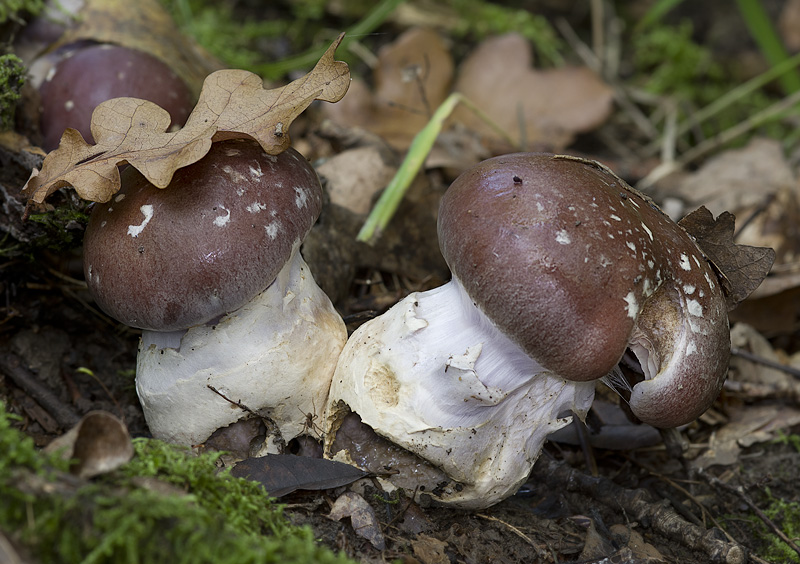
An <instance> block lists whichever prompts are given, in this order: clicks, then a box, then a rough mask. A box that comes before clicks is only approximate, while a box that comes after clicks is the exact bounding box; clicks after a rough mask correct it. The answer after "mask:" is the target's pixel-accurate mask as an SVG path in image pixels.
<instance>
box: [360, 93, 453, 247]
mask: <svg viewBox="0 0 800 564" xmlns="http://www.w3.org/2000/svg"><path fill="white" fill-rule="evenodd" d="M461 99H462V96H461V94H459V93H458V92H454V93H452V94H450V96H448V97H447V99H446V100H445V101H444V102H442V104H441V105H440V106H439V107H438V108H436V111H435V112H434V114H433V116H432V117H431V119H430V121H429V122H428V124H427V125H426V126H425V127H423V128H422V130H421V131H420V132H419V133H417V135H416V136H415V137H414V140H413V141H412V142H411V146H410V147H409V148H408V154H407V155H406V158H405V160H403V164H401V165H400V168H399V169H398V170H397V173H396V174H395V175H394V177H393V178H392V180H391V181H390V182H389V185H388V186H386V189H385V190H384V191H383V193H382V194H381V197H380V198H379V199H378V202H377V203H376V204H375V207H374V208H372V211H371V212H370V214H369V217H367V221H366V222H364V225H363V226H362V227H361V231H359V232H358V236H357V237H356V240H358V241H361V242H364V243H369V244H372V243H373V242H374V241H375V240H376V239H377V238H378V237H379V236H380V234H381V232H382V231H383V230H384V229H386V226H387V225H388V224H389V220H390V219H391V218H392V216H393V215H394V212H395V211H397V206H399V205H400V202H401V201H402V200H403V196H404V195H405V193H406V190H408V187H409V186H410V185H411V182H412V181H413V180H414V177H415V176H416V175H417V173H418V172H419V169H420V168H422V164H423V163H424V162H425V159H427V158H428V153H430V151H431V147H433V144H434V143H435V142H436V138H437V137H438V136H439V132H440V131H441V130H442V125H443V124H444V122H445V120H446V119H447V118H448V117H449V116H450V114H451V113H452V112H453V110H454V109H455V107H456V105H457V104H458V102H459V101H460V100H461Z"/></svg>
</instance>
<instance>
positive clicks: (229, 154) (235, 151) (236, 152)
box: [225, 149, 242, 157]
mask: <svg viewBox="0 0 800 564" xmlns="http://www.w3.org/2000/svg"><path fill="white" fill-rule="evenodd" d="M241 154H242V152H241V151H240V150H239V149H225V156H226V157H235V156H236V155H241Z"/></svg>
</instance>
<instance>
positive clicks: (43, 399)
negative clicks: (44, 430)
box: [0, 352, 81, 429]
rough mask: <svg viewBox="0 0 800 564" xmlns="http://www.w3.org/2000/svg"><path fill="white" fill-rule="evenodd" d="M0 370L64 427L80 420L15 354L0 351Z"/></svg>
mask: <svg viewBox="0 0 800 564" xmlns="http://www.w3.org/2000/svg"><path fill="white" fill-rule="evenodd" d="M0 371H2V372H3V373H5V374H6V375H7V376H8V377H9V378H11V380H12V381H13V382H14V383H15V384H16V385H17V386H19V387H20V388H21V389H22V390H24V391H25V393H26V394H28V395H29V396H31V397H32V398H33V399H34V401H36V403H38V404H39V405H41V406H42V407H43V408H44V409H45V410H47V412H48V413H50V414H51V415H52V416H53V417H54V418H55V420H56V421H58V424H59V425H61V426H62V427H64V428H65V429H69V428H71V427H73V426H74V425H76V424H77V423H78V421H80V419H81V418H80V416H79V415H78V414H77V413H76V412H75V410H73V409H72V408H71V407H70V406H69V405H67V404H65V403H64V402H62V401H61V400H60V399H58V397H57V396H56V395H55V394H54V393H53V392H51V391H50V390H49V389H47V388H46V387H45V386H44V385H42V384H41V382H39V381H38V380H37V379H36V377H35V376H34V375H33V373H31V372H30V371H29V370H28V369H26V368H25V367H24V366H22V361H21V360H20V359H19V357H17V356H16V355H14V354H12V353H10V352H0Z"/></svg>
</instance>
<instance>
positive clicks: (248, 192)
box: [84, 140, 322, 331]
mask: <svg viewBox="0 0 800 564" xmlns="http://www.w3.org/2000/svg"><path fill="white" fill-rule="evenodd" d="M321 206H322V188H321V186H320V183H319V179H318V178H317V175H316V173H315V172H314V169H313V168H312V167H311V166H310V165H309V164H308V162H307V161H306V160H305V158H303V157H302V155H300V154H299V153H298V152H297V151H295V150H294V149H288V150H286V151H285V152H283V153H281V154H279V155H277V156H272V155H267V154H266V153H264V151H263V150H262V149H261V147H260V146H259V145H258V144H257V143H255V142H254V141H250V140H232V141H223V142H219V143H214V144H213V145H212V147H211V150H210V151H209V153H208V154H207V155H206V156H205V157H204V158H203V159H201V160H200V161H198V162H197V163H195V164H193V165H191V166H188V167H185V168H182V169H179V170H178V171H177V172H176V173H175V176H174V177H173V180H172V182H171V183H170V185H169V186H168V187H167V188H166V189H164V190H160V189H158V188H156V187H155V186H153V185H152V184H150V183H149V182H148V181H147V180H146V179H145V178H144V177H143V176H142V175H141V174H139V172H137V171H136V170H135V169H133V167H128V168H127V169H125V170H124V171H123V172H122V190H121V191H120V192H119V193H118V194H117V195H116V196H115V197H114V198H112V200H111V201H110V202H108V203H105V204H97V207H96V208H95V209H94V211H93V212H92V216H91V218H90V221H89V225H88V227H87V229H86V236H85V239H84V270H85V274H86V281H87V283H88V285H89V289H90V291H91V292H92V294H93V296H94V298H95V300H96V301H97V303H98V305H99V306H100V307H101V308H102V309H103V310H104V311H105V312H106V313H108V314H109V315H110V316H112V317H114V318H116V319H117V320H119V321H121V322H122V323H125V324H126V325H130V326H133V327H140V328H142V329H149V330H152V331H174V330H179V329H186V328H188V327H191V326H194V325H199V324H202V323H205V322H207V321H209V320H211V319H213V318H215V317H217V316H219V315H222V314H225V313H229V312H231V311H234V310H236V309H238V308H239V307H241V306H242V305H244V304H245V303H247V302H248V301H249V300H250V299H252V298H253V297H255V296H256V295H257V294H258V293H259V292H261V291H262V290H264V289H265V288H266V287H267V286H268V285H269V284H270V283H271V282H272V281H273V280H274V279H275V277H276V275H277V274H278V272H279V271H280V270H281V268H283V266H284V264H285V263H286V262H287V261H288V260H289V259H290V257H291V256H292V254H293V252H294V251H295V250H296V249H297V248H298V246H299V243H300V241H302V239H303V238H304V237H305V235H306V233H308V231H309V229H311V226H312V225H313V224H314V222H315V221H316V219H317V217H318V216H319V213H320V210H321Z"/></svg>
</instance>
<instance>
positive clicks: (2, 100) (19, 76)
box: [0, 20, 26, 131]
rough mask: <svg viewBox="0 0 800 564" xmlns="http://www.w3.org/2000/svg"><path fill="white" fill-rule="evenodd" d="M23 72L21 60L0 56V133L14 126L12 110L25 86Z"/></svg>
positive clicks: (14, 56) (12, 56) (10, 56)
mask: <svg viewBox="0 0 800 564" xmlns="http://www.w3.org/2000/svg"><path fill="white" fill-rule="evenodd" d="M0 21H1V20H0ZM25 72H26V71H25V66H24V65H23V64H22V60H21V59H20V58H19V57H17V56H16V55H2V56H0V131H5V130H8V129H11V128H12V127H13V126H14V110H15V109H16V107H17V101H18V100H19V98H20V96H21V90H22V85H23V84H25Z"/></svg>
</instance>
